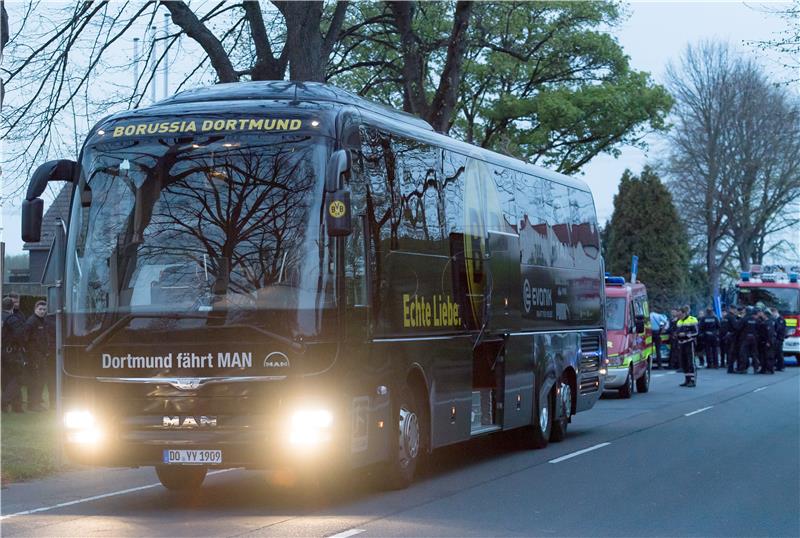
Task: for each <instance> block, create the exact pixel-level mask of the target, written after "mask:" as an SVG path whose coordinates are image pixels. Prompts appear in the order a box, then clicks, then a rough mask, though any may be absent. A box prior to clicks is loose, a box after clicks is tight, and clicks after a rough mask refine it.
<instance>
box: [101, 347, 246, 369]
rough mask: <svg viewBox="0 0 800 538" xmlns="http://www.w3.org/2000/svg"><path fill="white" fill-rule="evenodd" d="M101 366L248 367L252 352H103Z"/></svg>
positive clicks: (150, 367) (154, 367) (143, 367)
mask: <svg viewBox="0 0 800 538" xmlns="http://www.w3.org/2000/svg"><path fill="white" fill-rule="evenodd" d="M100 362H101V366H102V367H103V368H106V369H109V368H111V369H118V368H127V369H131V370H137V369H142V370H144V369H157V370H167V369H170V368H250V367H252V366H253V354H252V353H250V352H229V351H220V352H218V353H217V354H216V355H214V354H213V353H206V354H197V353H194V352H192V353H178V354H177V355H173V354H172V353H167V354H166V355H133V354H131V353H128V354H127V355H119V356H117V355H111V354H109V353H103V354H102V356H101V359H100Z"/></svg>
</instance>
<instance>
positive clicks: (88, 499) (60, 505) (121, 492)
mask: <svg viewBox="0 0 800 538" xmlns="http://www.w3.org/2000/svg"><path fill="white" fill-rule="evenodd" d="M235 470H236V469H220V470H219V471H211V472H210V473H208V475H209V476H211V475H212V474H220V473H227V472H228V471H235ZM160 485H161V483H160V482H158V483H156V484H148V485H146V486H139V487H137V488H128V489H121V490H119V491H112V492H111V493H103V494H102V495H94V496H92V497H86V498H83V499H77V500H74V501H69V502H65V503H58V504H54V505H52V506H42V507H41V508H34V509H32V510H25V511H24V512H16V513H14V514H7V515H5V516H0V521H3V520H4V519H8V518H10V517H15V516H27V515H29V514H35V513H37V512H48V511H50V510H55V509H56V508H63V507H65V506H72V505H73V504H81V503H88V502H91V501H96V500H98V499H105V498H107V497H116V496H117V495H127V494H128V493H135V492H137V491H144V490H146V489H151V488H154V487H156V486H160Z"/></svg>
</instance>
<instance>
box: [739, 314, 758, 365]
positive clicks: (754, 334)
mask: <svg viewBox="0 0 800 538" xmlns="http://www.w3.org/2000/svg"><path fill="white" fill-rule="evenodd" d="M759 323H760V322H759V320H758V317H757V316H756V311H755V309H754V308H753V307H752V306H748V307H747V313H746V314H745V316H744V319H743V320H742V338H741V340H742V342H741V345H740V347H739V359H740V364H739V368H738V370H737V371H738V372H740V373H747V369H748V368H750V364H752V365H753V372H758V365H759V356H758V332H759V329H758V325H759Z"/></svg>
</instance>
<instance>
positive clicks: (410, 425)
mask: <svg viewBox="0 0 800 538" xmlns="http://www.w3.org/2000/svg"><path fill="white" fill-rule="evenodd" d="M399 429H400V465H402V466H403V467H406V466H408V464H409V463H410V462H411V461H413V460H414V459H415V458H416V457H417V454H419V419H418V418H417V414H416V413H414V412H413V411H410V410H408V409H405V408H403V409H400V428H399Z"/></svg>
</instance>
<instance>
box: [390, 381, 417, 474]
mask: <svg viewBox="0 0 800 538" xmlns="http://www.w3.org/2000/svg"><path fill="white" fill-rule="evenodd" d="M392 407H393V416H394V424H393V428H394V432H393V433H392V436H391V438H392V442H391V443H390V445H389V447H390V448H389V450H390V456H389V461H388V463H387V469H386V471H387V472H386V475H387V476H386V478H387V482H386V485H387V486H388V487H389V488H390V489H404V488H407V487H408V486H409V485H410V484H411V482H412V481H413V480H414V473H415V472H416V470H417V465H418V463H419V459H420V454H421V451H422V442H421V441H422V432H423V428H425V424H423V423H422V422H423V419H422V415H421V413H420V409H421V408H420V406H419V402H418V401H417V397H416V395H415V394H414V391H412V390H411V389H410V388H409V387H408V386H405V387H403V388H402V389H401V390H400V391H399V392H398V394H397V397H396V398H394V402H393V405H392Z"/></svg>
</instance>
